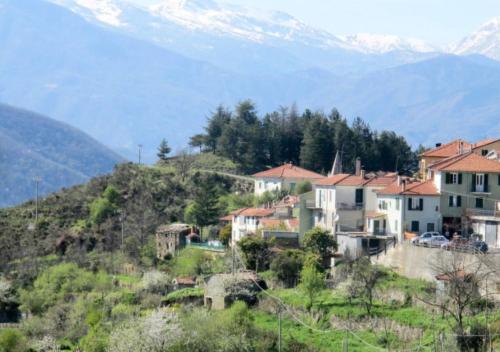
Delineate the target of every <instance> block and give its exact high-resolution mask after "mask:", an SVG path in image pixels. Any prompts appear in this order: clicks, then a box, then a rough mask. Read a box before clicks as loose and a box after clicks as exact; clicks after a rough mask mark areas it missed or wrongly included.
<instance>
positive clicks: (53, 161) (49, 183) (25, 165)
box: [0, 104, 123, 207]
mask: <svg viewBox="0 0 500 352" xmlns="http://www.w3.org/2000/svg"><path fill="white" fill-rule="evenodd" d="M121 161H123V159H122V157H120V156H119V155H117V154H116V153H114V152H112V151H111V150H109V149H107V148H106V147H104V146H103V145H102V144H100V143H99V142H97V141H96V140H94V139H93V138H91V137H89V136H87V135H85V134H83V133H82V132H80V131H78V130H77V129H76V128H74V127H72V126H69V125H68V124H66V123H62V122H58V121H55V120H53V119H50V118H48V117H46V116H43V115H40V114H36V113H33V112H31V111H28V110H25V109H18V108H15V107H12V106H9V105H5V104H0V174H1V177H0V207H5V206H12V205H15V204H18V203H21V202H23V201H26V200H28V199H30V198H32V197H34V178H35V177H41V179H42V181H41V183H40V195H42V196H43V195H44V194H48V193H51V192H54V191H57V190H59V189H60V188H62V187H68V186H72V185H75V184H79V183H83V182H85V181H87V180H88V179H90V178H91V177H93V176H97V175H101V174H104V173H108V172H110V171H111V170H112V169H113V166H114V165H115V164H116V163H119V162H121Z"/></svg>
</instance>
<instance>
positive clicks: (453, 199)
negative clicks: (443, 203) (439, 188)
mask: <svg viewBox="0 0 500 352" xmlns="http://www.w3.org/2000/svg"><path fill="white" fill-rule="evenodd" d="M448 206H450V207H451V208H459V207H461V206H462V196H450V197H449V198H448Z"/></svg>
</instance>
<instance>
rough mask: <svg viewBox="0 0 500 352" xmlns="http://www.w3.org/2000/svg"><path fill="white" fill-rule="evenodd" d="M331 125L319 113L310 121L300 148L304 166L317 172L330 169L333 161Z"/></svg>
mask: <svg viewBox="0 0 500 352" xmlns="http://www.w3.org/2000/svg"><path fill="white" fill-rule="evenodd" d="M332 149H333V148H332V143H331V137H330V127H329V124H328V121H327V119H326V118H325V117H324V116H322V115H319V114H317V115H316V116H314V117H313V118H312V120H311V121H309V123H308V125H307V127H306V130H305V132H304V139H303V141H302V148H301V150H300V164H301V166H302V167H304V168H306V169H310V170H314V171H317V172H321V171H326V170H329V169H330V167H331V163H332V161H333V150H332Z"/></svg>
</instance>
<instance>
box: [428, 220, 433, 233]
mask: <svg viewBox="0 0 500 352" xmlns="http://www.w3.org/2000/svg"><path fill="white" fill-rule="evenodd" d="M427 231H428V232H434V223H433V222H428V223H427Z"/></svg>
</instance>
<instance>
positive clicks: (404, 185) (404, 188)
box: [402, 180, 406, 192]
mask: <svg viewBox="0 0 500 352" xmlns="http://www.w3.org/2000/svg"><path fill="white" fill-rule="evenodd" d="M402 186H403V192H404V191H406V180H403V184H402Z"/></svg>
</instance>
